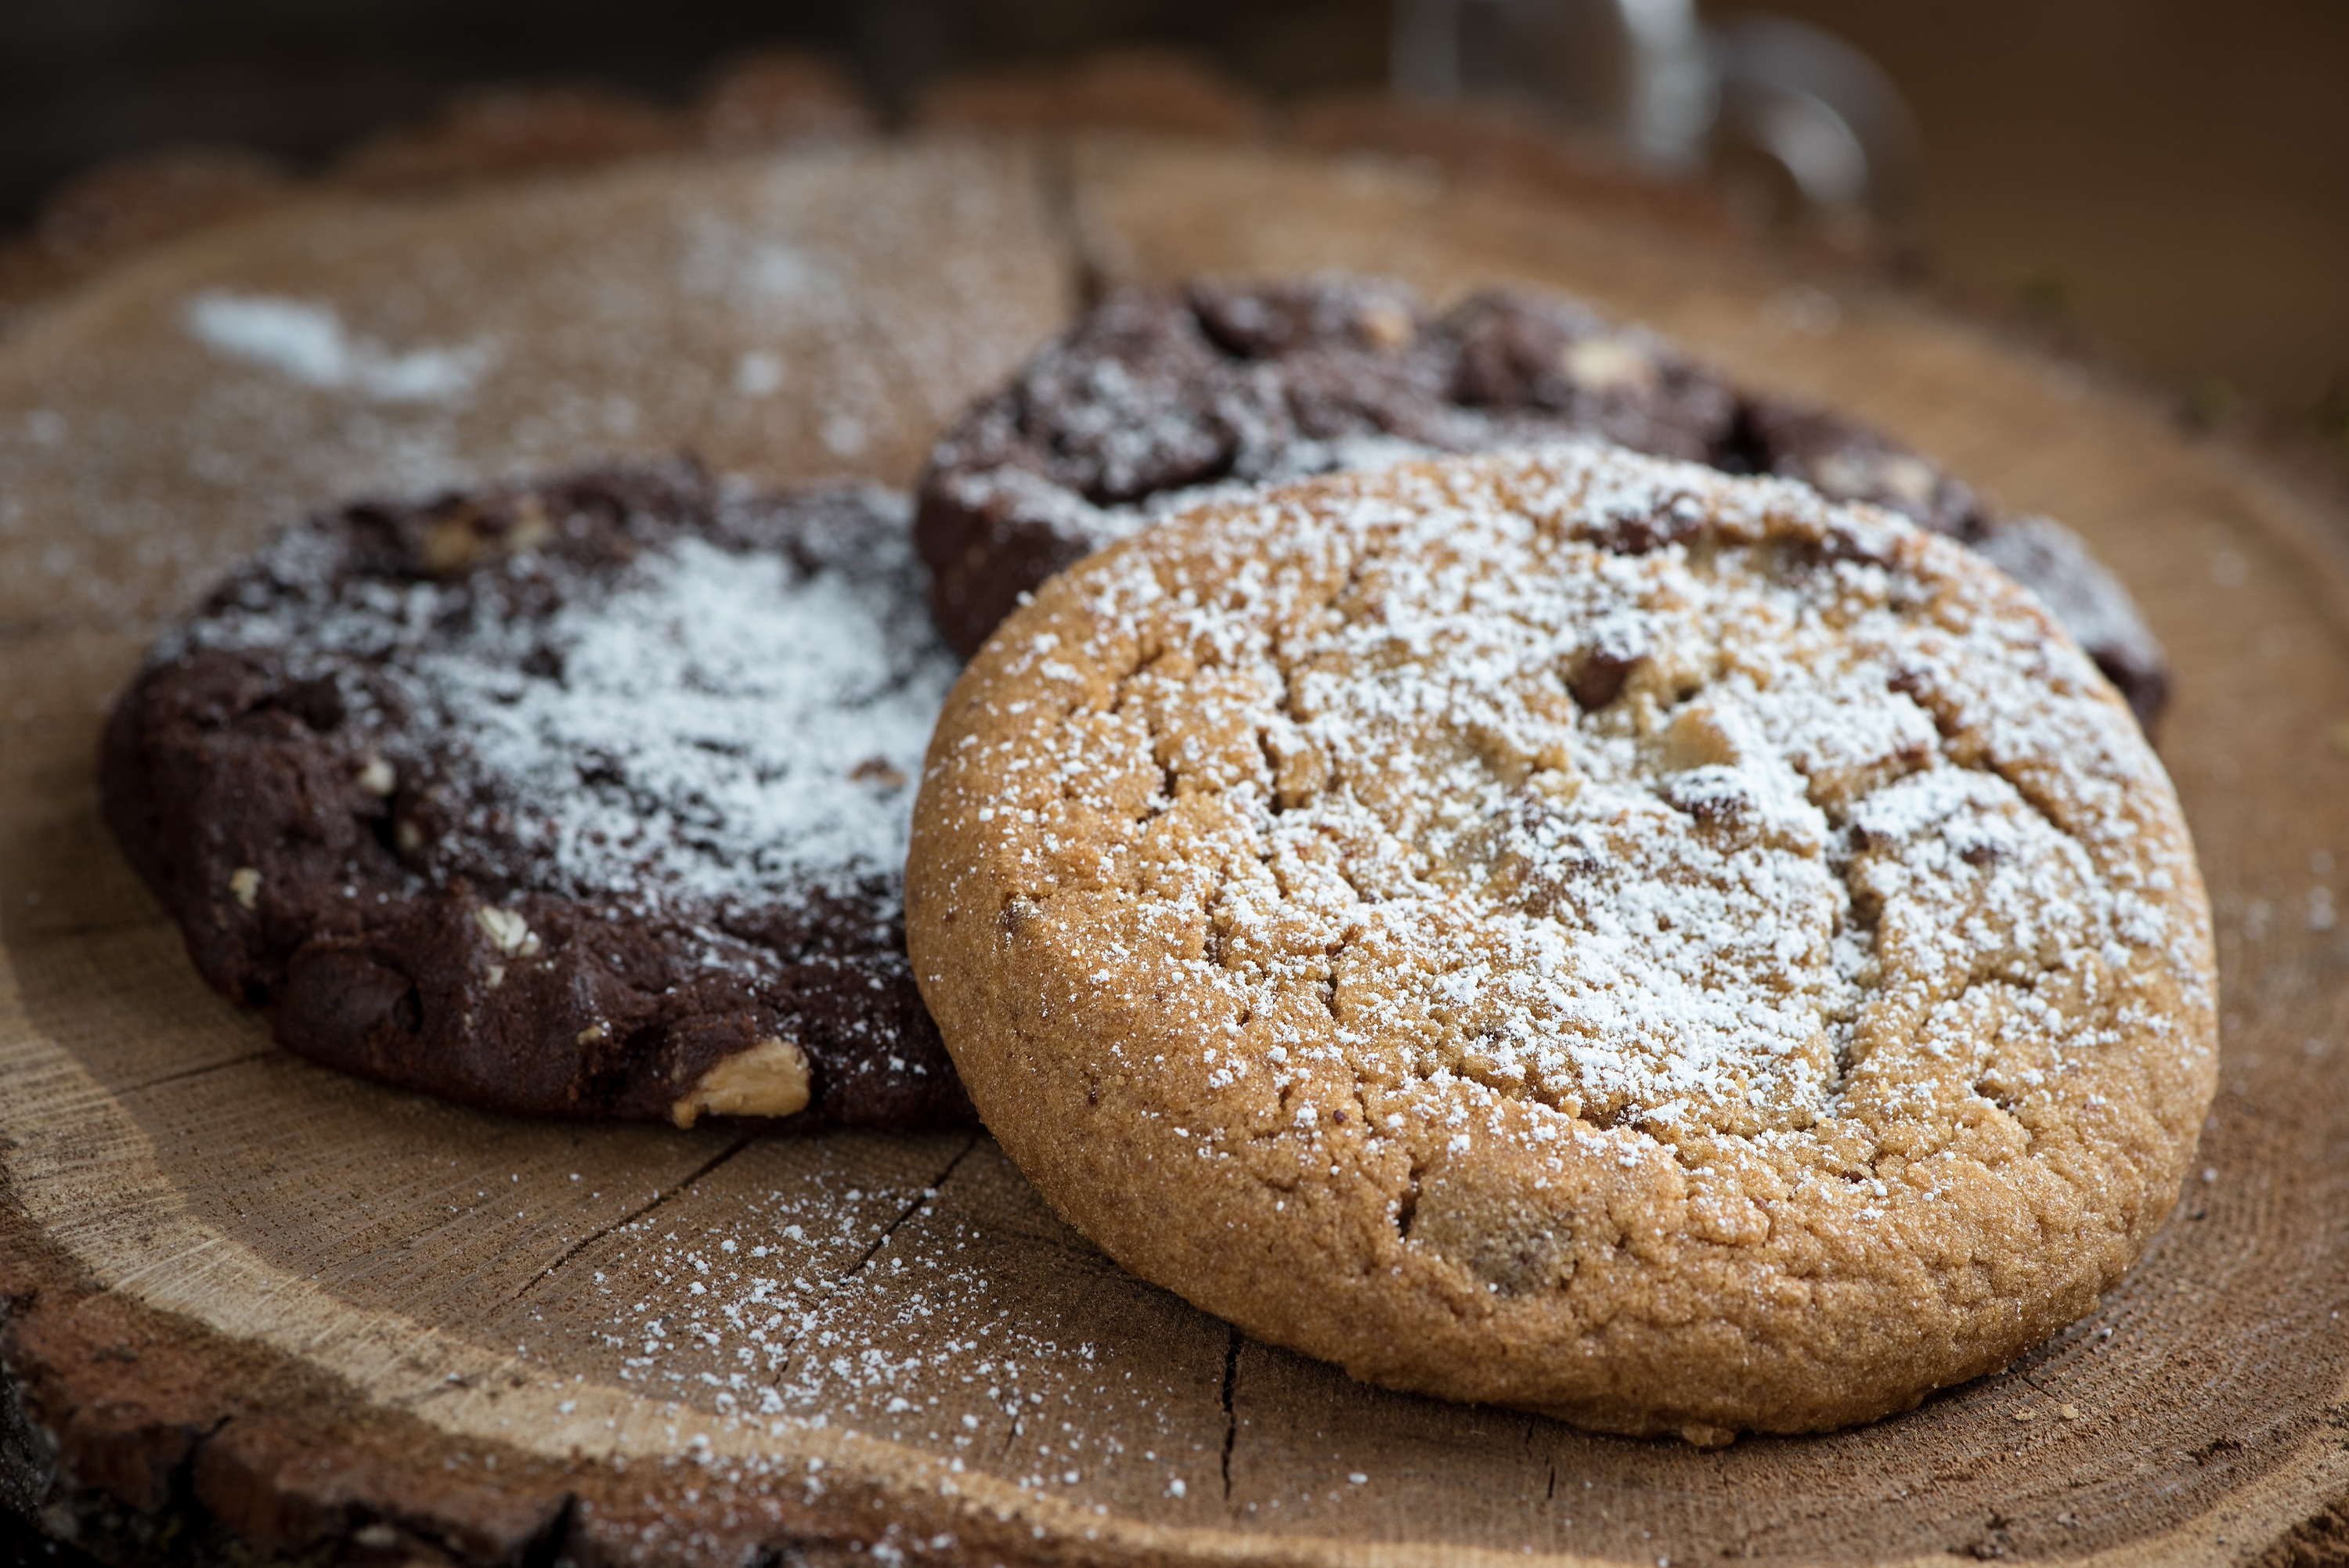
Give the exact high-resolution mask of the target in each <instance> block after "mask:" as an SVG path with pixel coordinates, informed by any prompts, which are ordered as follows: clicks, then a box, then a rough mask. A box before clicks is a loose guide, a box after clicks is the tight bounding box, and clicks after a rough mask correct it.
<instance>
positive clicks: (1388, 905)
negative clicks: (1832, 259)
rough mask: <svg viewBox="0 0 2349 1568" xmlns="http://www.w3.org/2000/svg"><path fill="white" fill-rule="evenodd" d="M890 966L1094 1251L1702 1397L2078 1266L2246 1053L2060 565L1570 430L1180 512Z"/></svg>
mask: <svg viewBox="0 0 2349 1568" xmlns="http://www.w3.org/2000/svg"><path fill="white" fill-rule="evenodd" d="M907 920H908V927H907V934H908V940H909V944H910V947H911V951H912V954H913V957H914V962H915V968H916V977H917V979H918V981H919V983H920V985H921V987H922V991H923V994H924V995H925V997H926V1000H927V1001H928V1003H929V1005H930V1007H931V1009H932V1011H933V1013H934V1014H935V1015H936V1019H937V1022H938V1024H939V1026H940V1028H941V1030H942V1032H943V1034H944V1037H945V1039H946V1041H947V1047H948V1048H949V1050H950V1051H951V1052H952V1053H953V1055H954V1057H955V1059H956V1061H957V1065H958V1066H959V1068H961V1071H962V1074H963V1078H964V1081H965V1083H966V1085H967V1086H968V1088H969V1090H970V1093H971V1096H972V1098H973V1099H974V1100H975V1101H976V1102H977V1104H978V1109H979V1111H980V1113H981V1115H982V1116H983V1117H984V1118H985V1119H986V1120H987V1122H988V1126H989V1127H990V1128H991V1129H992V1130H994V1132H995V1133H996V1135H997V1137H998V1138H999V1139H1000V1140H1001V1141H1002V1143H1003V1145H1004V1147H1005V1148H1006V1149H1007V1150H1009V1152H1010V1154H1011V1155H1012V1157H1013V1158H1014V1159H1015V1160H1016V1161H1019V1165H1020V1167H1021V1168H1022V1169H1023V1170H1024V1171H1026V1172H1027V1173H1028V1174H1029V1176H1030V1178H1032V1179H1033V1180H1034V1181H1035V1182H1036V1184H1037V1186H1038V1187H1039V1188H1040V1190H1041V1191H1043V1192H1044V1193H1045V1195H1046V1196H1047V1197H1048V1198H1050V1201H1051V1202H1053V1203H1054V1204H1055V1205H1056V1206H1058V1207H1059V1209H1060V1210H1061V1212H1063V1213H1064V1214H1066V1215H1067V1216H1068V1218H1069V1219H1070V1220H1071V1222H1074V1223H1075V1224H1076V1225H1077V1226H1078V1227H1080V1228H1081V1230H1083V1231H1084V1232H1085V1233H1087V1234H1088V1235H1090V1236H1091V1237H1092V1238H1093V1240H1095V1241H1096V1242H1098V1243H1101V1244H1102V1246H1103V1247H1105V1248H1106V1249H1107V1250H1108V1251H1109V1252H1110V1253H1112V1255H1113V1256H1114V1257H1116V1258H1117V1259H1118V1261H1119V1262H1121V1263H1122V1264H1125V1265H1126V1266H1127V1267H1128V1268H1130V1269H1132V1270H1133V1272H1135V1273H1137V1274H1141V1275H1143V1276H1144V1277H1145V1278H1148V1279H1151V1280H1154V1281H1156V1282H1158V1283H1160V1284H1164V1285H1167V1286H1169V1287H1170V1288H1173V1289H1174V1290H1176V1291H1178V1292H1180V1293H1181V1294H1182V1295H1185V1296H1186V1297H1188V1298H1189V1299H1191V1300H1192V1301H1194V1302H1196V1303H1198V1304H1199V1305H1202V1306H1204V1307H1206V1308H1207V1309H1209V1310H1211V1311H1214V1312H1216V1313H1219V1314H1221V1315H1225V1316H1226V1317H1228V1318H1230V1319H1231V1320H1232V1321H1233V1322H1235V1323H1237V1324H1238V1325H1239V1326H1241V1327H1243V1328H1244V1329H1246V1330H1247V1331H1248V1332H1249V1333H1251V1334H1254V1335H1256V1336H1259V1337H1262V1338H1265V1339H1268V1340H1271V1341H1274V1342H1277V1343H1279V1344H1283V1345H1288V1346H1295V1347H1297V1348H1299V1349H1302V1350H1306V1351H1309V1352H1310V1353H1312V1354H1315V1355H1318V1356H1323V1357H1330V1358H1331V1359H1333V1360H1336V1361H1339V1362H1340V1363H1342V1364H1343V1365H1344V1366H1345V1367H1347V1369H1348V1370H1349V1371H1350V1372H1352V1373H1353V1374H1354V1375H1355V1376H1357V1377H1362V1378H1364V1379H1366V1380H1369V1381H1372V1382H1378V1383H1383V1384H1388V1385H1392V1386H1395V1387H1406V1388H1414V1389H1421V1390H1424V1391H1427V1392H1430V1393H1435V1394H1440V1395H1444V1396H1446V1397H1449V1398H1459V1399H1474V1400H1487V1401H1494V1402H1498V1403H1504V1404H1509V1405H1516V1406H1522V1407H1526V1408H1533V1409H1537V1410H1542V1411H1546V1412H1548V1413H1551V1414H1554V1415H1557V1416H1559V1417H1562V1418H1567V1419H1569V1420H1573V1421H1577V1422H1580V1423H1583V1424H1585V1425H1588V1426H1592V1427H1597V1428H1601V1429H1609V1430H1615V1431H1621V1432H1630V1433H1663V1432H1674V1431H1677V1432H1679V1433H1681V1434H1682V1435H1683V1436H1686V1437H1689V1438H1691V1439H1692V1440H1697V1441H1720V1440H1725V1439H1727V1438H1728V1437H1729V1436H1730V1435H1731V1434H1732V1433H1733V1432H1735V1431H1737V1430H1740V1429H1761V1430H1769V1431H1805V1430H1815V1429H1824V1428H1830V1427H1835V1426H1839V1425H1843V1424H1845V1423H1847V1422H1852V1421H1857V1420H1864V1419H1867V1418H1871V1417H1876V1416H1880V1415H1883V1414H1885V1413H1887V1412H1889V1411H1893V1410H1898V1409H1901V1408H1906V1407H1908V1406H1909V1405H1913V1404H1914V1403H1916V1402H1917V1401H1918V1400H1919V1399H1920V1398H1923V1397H1924V1395H1926V1394H1927V1393H1928V1392H1930V1390H1932V1389H1934V1388H1936V1387H1942V1386H1944V1385H1947V1384H1951V1383H1954V1382H1957V1381H1960V1380H1961V1379H1964V1378H1968V1377H1974V1376H1976V1375H1978V1374H1980V1373H1982V1372H1985V1371H1988V1370H1990V1369H1992V1368H1994V1367H1999V1366H2001V1365H2002V1364H2004V1363H2005V1362H2007V1361H2008V1360H2009V1359H2011V1358H2012V1357H2013V1356H2014V1355H2015V1354H2016V1353H2017V1352H2019V1351H2021V1350H2022V1349H2023V1348H2024V1347H2026V1346H2030V1345H2032V1344H2033V1343H2035V1342H2036V1341H2038V1340H2040V1339H2042V1338H2044V1336H2047V1335H2048V1334H2050V1333H2051V1332H2053V1331H2054V1329H2056V1328H2057V1327H2059V1326H2062V1325H2064V1324H2065V1323H2068V1322H2070V1321H2072V1320H2073V1319H2074V1318H2075V1317H2077V1316H2079V1315H2082V1314H2083V1313H2085V1312H2086V1311H2087V1310H2088V1309H2089V1308H2090V1306H2092V1305H2094V1303H2095V1300H2096V1297H2097V1295H2099V1294H2100V1293H2101V1292H2103V1291H2105V1290H2106V1289H2108V1288H2110V1287H2111V1286H2112V1285H2113V1284H2114V1283H2115V1282H2116V1281H2117V1280H2118V1279H2119V1278H2120V1277H2121V1275H2122V1274H2123V1272H2124V1271H2125V1270H2127V1268H2128V1266H2129V1265H2130V1264H2132V1263H2133V1262H2134V1261H2135V1260H2136V1258H2137V1255H2138V1253H2140V1251H2141V1250H2142V1249H2143V1247H2144V1245H2145V1243H2146V1240H2147V1236H2148V1235H2149V1234H2150V1233H2151V1232H2152V1230H2153V1228H2154V1227H2155V1226H2156V1225H2157V1224H2158V1223H2159V1222H2160V1221H2161V1220H2162V1218H2163V1217H2164V1216H2165V1215H2166V1214H2167V1213H2168V1211H2169V1209H2170V1206H2171V1204H2172V1203H2173V1202H2174V1201H2175V1199H2176V1197H2177V1192H2178V1179H2179V1175H2180V1172H2181V1171H2182V1170H2183V1169H2184V1166H2185V1163H2186V1161H2187V1160H2188V1158H2189V1154H2190V1152H2191V1150H2192V1148H2193V1145H2194V1140H2195V1136H2196V1132H2197V1130H2198V1128H2199V1125H2200V1122H2201V1119H2202V1116H2203V1113H2204V1110H2205V1109H2206V1107H2207V1106H2208V1104H2209V1099H2210V1095H2211V1090H2212V1086H2213V1072H2214V1062H2215V1052H2216V1027H2215V1023H2214V1013H2213V1001H2214V989H2213V988H2214V980H2213V967H2212V956H2211V947H2210V926H2209V910H2208V906H2207V903H2206V902H2205V899H2204V895H2203V892H2202V886H2201V881H2200V877H2199V873H2198V872H2197V870H2196V867H2195V861H2194V854H2193V847H2192V845H2191V843H2190V842H2189V839H2188V835H2187V830H2186V827H2185V824H2184V821H2183V820H2182V819H2181V817H2180V815H2179V812H2178V804H2177V800H2176V798H2175V796H2174V795H2173V793H2172V791H2171V789H2170V785H2169V782H2168V778H2167V776H2166V775H2165V774H2164V773H2163V771H2162V769H2161V767H2160V764H2159V763H2158V761H2157V760H2156V759H2155V758H2154V756H2153V754H2152V752H2151V751H2150V750H2149V749H2148V748H2147V745H2146V743H2145V740H2144V738H2143V737H2142V736H2141V734H2140V733H2139V732H2138V730H2137V726H2136V725H2135V723H2133V722H2132V720H2131V718H2130V717H2129V713H2128V710H2127V707H2124V706H2123V705H2122V704H2121V702H2120V701H2119V699H2118V698H2117V697H2116V696H2115V695H2114V692H2113V690H2112V688H2111V687H2110V686H2108V685H2107V684H2106V681H2105V680H2104V678H2103V677H2102V676H2099V675H2098V674H2097V672H2096V670H2095V667H2094V665H2091V664H2090V663H2089V662H2088V660H2087V659H2086V657H2085V655H2082V654H2081V652H2080V651H2079V649H2078V648H2077V646H2075V645H2074V644H2073V643H2072V642H2071V641H2070V640H2069V639H2068V638H2067V637H2065V636H2064V634H2063V633H2062V632H2061V631H2059V630H2058V629H2057V628H2056V626H2055V625H2054V623H2053V622H2051V621H2050V619H2049V618H2048V616H2047V614H2045V612H2044V611H2043V610H2042V609H2041V608H2040V607H2039V606H2038V604H2037V603H2036V602H2035V601H2033V600H2032V599H2031V598H2030V597H2029V596H2028V595H2026V594H2024V593H2023V592H2021V591H2020V590H2018V589H2016V588H2015V587H2014V586H2013V584H2012V583H2010V582H2009V581H2008V580H2007V579H2005V578H2004V577H2002V576H2001V575H2000V574H1999V573H1997V572H1996V571H1994V570H1992V568H1990V567H1988V566H1987V565H1985V564H1983V563H1982V562H1981V561H1980V560H1979V559H1978V558H1976V557H1974V556H1973V555H1971V554H1970V553H1969V552H1966V551H1965V550H1964V549H1962V548H1961V547H1960V546H1958V545H1956V544H1954V543H1952V542H1950V541H1947V540H1944V539H1940V538H1936V537H1934V536H1931V535H1930V534H1927V533H1925V532H1923V531H1920V530H1918V529H1916V528H1914V527H1912V526H1910V525H1909V524H1908V523H1907V522H1905V521H1901V520H1899V519H1898V518H1896V517H1894V516H1892V515H1891V514H1889V513H1887V512H1883V511H1876V510H1873V509H1869V508H1865V507H1839V506H1836V505H1834V504H1831V503H1829V502H1826V501H1825V500H1821V499H1820V498H1819V497H1818V496H1817V494H1816V492H1814V491H1812V490H1808V489H1806V488H1804V487H1802V486H1799V485H1795V484H1792V483H1788V482H1785V481H1778V480H1738V479H1730V478H1726V477H1723V476H1722V475H1720V474H1717V473H1714V472H1712V471H1709V470H1706V469H1701V468H1698V467H1695V466H1692V465H1684V464H1678V463H1673V462H1669V461H1664V460H1660V459H1648V458H1641V457H1637V456H1633V455H1631V454H1629V453H1626V452H1622V451H1619V450H1617V449H1608V448H1600V447H1596V446H1577V447H1560V448H1554V449H1547V450H1544V451H1540V452H1535V453H1530V454H1528V453H1517V454H1507V455H1502V456H1498V457H1491V458H1469V459H1442V460H1437V461H1429V462H1420V463H1413V464H1409V465H1405V466H1403V467H1401V468H1397V469H1392V470H1390V471H1388V472H1384V473H1381V474H1375V475H1370V476H1335V477H1332V478H1329V479H1325V480H1314V481H1311V482H1309V483H1305V484H1301V485H1297V486H1294V487H1290V488H1287V489H1283V490H1272V491H1269V492H1263V493H1260V494H1258V495H1256V496H1254V497H1250V498H1243V499H1239V500H1226V501H1222V502H1217V503H1214V504H1211V505H1207V506H1204V507H1201V508H1199V509H1197V510H1195V511H1190V512H1187V513H1184V514H1182V515H1180V516H1178V517H1177V518H1175V519H1174V520H1173V521H1169V522H1167V523H1165V524H1164V525H1162V526H1160V527H1158V528H1156V529H1154V530H1152V531H1148V532H1145V533H1143V534H1141V535H1139V536H1137V537H1135V538H1133V539H1131V540H1128V541H1126V542H1123V543H1121V544H1119V545H1116V546H1114V547H1112V549H1110V550H1107V551H1105V552H1102V553H1101V554H1099V555H1096V556H1093V557H1092V558H1091V559H1090V560H1088V561H1087V562H1083V563H1082V564H1081V565H1079V566H1077V567H1076V568H1074V569H1073V570H1071V572H1069V573H1064V574H1063V575H1061V577H1059V578H1057V579H1055V580H1054V581H1053V582H1052V583H1049V584H1048V585H1047V586H1046V587H1045V588H1044V589H1043V590H1042V591H1041V592H1040V593H1038V595H1037V596H1036V598H1035V600H1034V601H1033V602H1032V603H1030V604H1029V605H1028V606H1027V607H1026V608H1024V609H1022V610H1020V611H1019V613H1017V614H1014V615H1013V616H1012V617H1011V618H1010V620H1009V621H1008V622H1006V623H1005V624H1004V625H1003V627H1002V628H1001V629H1000V630H999V631H998V632H997V633H996V634H995V635H994V637H993V638H992V639H991V640H990V641H989V642H988V645H987V646H986V648H985V649H984V650H983V651H982V652H981V654H980V655H979V656H978V659H977V660H976V661H975V662H974V663H973V664H972V665H971V666H970V667H969V669H968V671H967V672H966V673H965V675H964V676H963V677H962V680H961V682H960V683H959V684H958V685H957V687H956V688H955V691H954V693H953V695H952V696H950V697H949V699H948V701H947V708H946V713H945V716H944V717H943V718H942V719H941V721H940V725H939V727H938V730H937V733H936V736H935V737H934V738H933V739H932V742H931V746H930V751H929V758H928V763H927V770H926V776H925V779H924V780H923V785H922V793H921V798H920V800H919V803H918V805H917V807H916V821H915V829H914V840H913V851H912V859H911V862H910V864H909V866H908V871H907Z"/></svg>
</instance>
